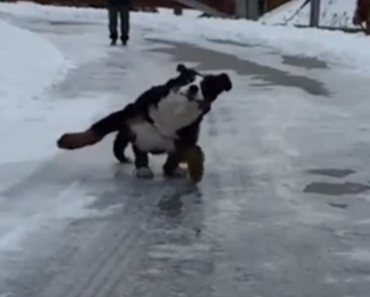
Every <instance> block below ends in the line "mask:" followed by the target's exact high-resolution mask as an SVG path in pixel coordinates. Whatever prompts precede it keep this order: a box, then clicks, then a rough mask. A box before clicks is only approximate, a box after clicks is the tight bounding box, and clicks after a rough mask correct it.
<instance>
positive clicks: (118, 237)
mask: <svg viewBox="0 0 370 297" xmlns="http://www.w3.org/2000/svg"><path fill="white" fill-rule="evenodd" d="M8 19H9V20H10V21H11V22H13V23H17V24H19V25H20V26H22V27H25V28H29V29H30V30H32V31H34V32H38V33H39V34H41V36H44V37H45V38H47V39H49V40H50V41H52V42H53V43H54V44H55V45H56V46H57V47H58V48H59V49H60V50H61V51H63V52H64V53H66V54H67V55H69V56H70V58H71V59H75V61H77V62H78V63H77V64H78V67H77V68H76V69H74V70H72V71H71V72H70V73H69V74H68V75H67V77H66V79H65V80H64V81H63V82H61V83H60V84H58V85H56V86H54V87H53V89H52V90H51V91H50V98H51V100H58V101H61V102H69V103H70V102H71V101H73V102H74V104H75V106H76V109H77V108H81V110H78V111H79V112H81V113H83V114H84V113H87V109H88V104H86V100H88V101H91V108H92V109H94V108H95V110H96V104H97V101H100V102H101V103H102V106H105V108H106V110H110V109H112V108H116V107H118V106H121V105H122V104H124V102H127V101H129V100H132V97H134V96H135V95H136V94H138V93H139V92H140V91H142V86H143V84H145V83H147V84H153V83H156V82H161V79H160V77H159V76H161V75H162V73H163V76H165V77H166V76H168V75H171V73H173V69H174V67H175V63H174V62H176V63H177V62H189V63H190V64H192V63H194V65H196V64H199V68H200V69H203V70H221V71H228V72H230V73H231V74H232V75H233V79H234V81H235V89H234V91H233V92H232V93H230V94H228V95H226V96H225V97H224V98H223V99H220V101H219V102H218V103H217V106H215V109H214V111H213V112H212V114H210V115H209V117H208V119H207V122H206V123H205V125H204V127H203V131H202V143H203V145H204V147H205V150H206V153H207V174H206V176H205V179H204V182H202V184H201V185H200V192H199V193H187V194H186V191H184V193H182V191H180V192H178V191H176V187H175V186H172V185H171V184H169V183H166V182H163V181H161V179H160V177H158V180H155V181H138V180H136V179H134V178H132V177H131V176H130V174H131V170H132V168H130V167H128V168H126V167H123V168H118V167H117V166H114V165H113V158H112V157H111V154H110V140H109V139H108V140H107V141H104V142H103V143H102V144H101V145H98V146H96V147H93V148H90V149H86V150H84V151H82V152H78V153H72V154H70V153H64V152H61V153H59V154H58V155H57V156H55V157H53V158H51V159H45V160H41V161H38V164H36V165H37V166H36V169H35V170H34V171H33V172H32V173H30V174H28V176H27V177H26V178H24V177H22V178H19V180H18V182H17V183H15V184H14V185H12V186H9V187H7V188H6V189H4V190H3V191H2V193H1V196H2V197H5V198H6V200H5V201H4V199H3V200H2V201H1V211H2V213H3V214H2V217H0V221H1V219H2V218H3V219H4V216H5V215H7V216H9V217H11V216H12V215H15V214H18V216H19V217H20V219H19V220H18V221H17V220H15V223H17V224H18V225H19V228H18V230H20V231H22V232H23V233H27V234H26V236H23V237H22V240H21V242H20V243H19V246H18V247H17V249H13V250H11V249H9V250H7V251H5V252H3V251H0V263H1V270H0V296H2V295H1V294H2V293H3V294H4V296H8V297H10V296H12V297H108V296H109V297H123V296H125V297H126V296H127V297H133V296H135V297H140V296H142V297H162V296H169V297H173V296H174V297H175V296H186V297H208V296H212V297H227V296H230V297H245V296H254V297H257V296H261V297H279V296H286V297H288V296H292V297H311V296H320V297H339V296H340V297H348V296H356V297H367V296H368V292H369V290H370V284H369V279H370V268H369V262H370V250H369V246H370V239H369V235H370V233H369V230H368V226H369V224H370V221H369V219H368V217H369V212H370V207H369V196H368V192H367V190H369V189H370V187H369V183H368V180H369V178H368V176H369V170H368V166H367V160H368V159H369V158H368V151H369V146H370V138H369V135H368V134H369V127H370V119H369V117H368V113H369V110H370V106H369V103H368V102H366V101H364V100H363V98H364V97H365V96H366V94H367V90H366V87H367V79H368V78H367V77H366V76H361V75H360V74H358V73H355V72H353V73H352V72H350V71H349V70H345V69H337V70H333V69H332V68H331V67H332V66H331V65H329V64H327V63H326V62H324V61H321V60H319V59H316V60H315V59H303V58H301V57H293V56H281V55H280V54H278V53H275V52H273V51H270V50H269V49H266V50H264V49H263V48H258V47H257V48H256V47H246V46H243V47H241V46H240V45H237V44H228V43H220V42H214V41H209V40H208V41H207V42H204V43H203V44H200V45H199V47H194V45H190V44H181V43H178V41H176V42H174V41H172V42H171V41H168V38H165V36H163V37H162V38H159V36H158V34H154V33H155V32H154V33H153V32H151V31H150V30H149V29H148V28H145V26H143V27H137V28H134V31H133V40H132V43H131V44H130V45H129V47H128V48H127V49H122V48H109V47H108V46H106V47H105V46H104V42H106V38H105V37H106V31H105V29H106V28H105V26H104V25H102V24H100V23H94V22H91V23H88V22H87V23H82V24H79V23H70V22H66V23H58V22H54V23H50V22H49V21H46V20H43V19H38V20H35V19H33V20H32V21H30V20H29V19H27V18H19V17H9V16H8ZM152 33H153V34H152ZM102 44H103V45H102ZM202 47H204V48H203V49H202ZM210 47H213V50H209V49H205V48H210ZM159 73H161V75H159ZM365 98H366V97H365ZM80 101H83V102H85V103H84V104H80V103H79V102H80ZM69 103H68V104H69ZM103 109H104V108H103V107H101V110H99V109H98V110H99V112H97V113H96V116H98V115H99V113H100V114H101V113H104V111H105V110H103ZM65 118H66V119H68V117H67V116H65ZM77 118H78V113H77V111H76V110H71V119H70V120H68V122H67V120H66V123H65V125H66V128H65V129H73V128H75V127H76V125H77V126H78V125H80V124H81V123H80V122H78V121H77ZM74 121H76V122H77V123H78V124H75V123H74ZM76 128H79V127H76ZM57 136H58V135H56V136H55V138H56V137H57ZM39 137H43V135H39ZM153 163H154V166H155V168H156V169H155V170H156V171H159V168H160V167H159V164H160V161H159V160H157V159H153ZM6 166H7V167H6V168H4V167H3V168H2V165H0V170H1V172H3V173H2V174H3V175H5V173H6V172H15V171H16V172H19V171H22V167H23V166H24V167H27V166H29V164H28V163H27V162H24V163H22V164H18V167H17V170H15V169H14V167H15V166H16V164H12V163H8V164H7V165H6ZM33 166H35V164H33ZM174 184H175V183H174ZM178 186H179V187H180V188H182V187H183V185H181V183H180V182H179V185H178ZM3 215H4V216H3ZM61 221H63V222H67V223H65V224H62V223H61ZM9 222H10V223H9V224H11V223H12V220H9ZM10 227H11V226H10ZM22 232H21V233H22ZM12 234H13V233H12ZM17 235H19V234H16V232H14V234H13V236H14V237H17ZM2 255H5V257H4V256H2Z"/></svg>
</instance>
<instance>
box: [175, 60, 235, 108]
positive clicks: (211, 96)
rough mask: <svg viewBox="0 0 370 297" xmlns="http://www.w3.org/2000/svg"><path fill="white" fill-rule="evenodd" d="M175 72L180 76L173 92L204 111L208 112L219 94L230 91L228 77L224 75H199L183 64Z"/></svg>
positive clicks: (230, 85) (230, 86)
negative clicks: (194, 103)
mask: <svg viewBox="0 0 370 297" xmlns="http://www.w3.org/2000/svg"><path fill="white" fill-rule="evenodd" d="M177 71H178V72H179V73H180V75H179V77H178V78H177V79H178V84H177V86H176V87H175V88H174V91H175V92H177V93H178V94H180V95H182V96H184V97H185V98H187V100H189V101H193V102H196V103H198V104H199V107H200V108H201V109H204V111H208V110H209V108H210V106H211V104H212V103H213V102H214V101H215V100H216V99H217V98H218V96H219V95H220V94H221V93H223V92H228V91H230V90H231V89H232V83H231V80H230V77H229V76H228V75H227V74H226V73H220V74H201V73H199V72H197V71H196V70H194V69H190V68H187V67H185V66H184V65H183V64H179V65H178V66H177Z"/></svg>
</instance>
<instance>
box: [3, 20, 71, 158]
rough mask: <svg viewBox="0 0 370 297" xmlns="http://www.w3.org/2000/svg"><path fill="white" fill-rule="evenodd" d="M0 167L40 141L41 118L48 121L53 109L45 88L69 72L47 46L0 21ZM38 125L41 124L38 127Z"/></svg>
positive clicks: (61, 57)
mask: <svg viewBox="0 0 370 297" xmlns="http://www.w3.org/2000/svg"><path fill="white" fill-rule="evenodd" d="M0 35H1V36H2V45H1V47H0V65H1V68H0V81H1V85H0V138H1V139H2V143H3V144H2V145H1V146H0V156H1V159H0V163H1V162H3V161H6V162H9V161H11V160H12V158H13V157H14V153H15V152H17V151H18V150H20V151H21V152H22V154H23V155H24V154H27V151H28V150H29V149H30V148H31V147H32V144H34V143H38V142H39V141H40V139H42V133H40V131H35V130H33V127H34V126H35V125H36V124H38V126H43V127H44V129H43V130H45V131H47V130H49V129H50V127H48V124H45V123H44V122H43V120H44V116H45V115H47V116H50V117H52V114H51V113H52V112H53V109H56V107H55V106H54V105H53V103H52V101H51V100H49V98H46V97H45V95H46V91H47V90H48V88H49V87H50V86H51V85H52V84H54V83H57V82H58V81H59V80H60V79H62V78H63V77H64V75H65V74H66V72H67V71H68V70H69V69H70V67H71V64H70V63H69V61H68V60H66V58H65V57H64V56H63V55H62V54H61V53H60V52H59V51H58V50H57V49H56V48H55V47H54V46H53V45H52V44H51V43H49V42H47V41H46V40H44V39H43V38H41V37H40V36H38V35H36V34H34V33H31V32H28V31H26V30H23V29H20V28H17V27H14V26H11V25H9V24H8V23H6V22H3V21H1V20H0ZM40 121H42V123H41V124H40Z"/></svg>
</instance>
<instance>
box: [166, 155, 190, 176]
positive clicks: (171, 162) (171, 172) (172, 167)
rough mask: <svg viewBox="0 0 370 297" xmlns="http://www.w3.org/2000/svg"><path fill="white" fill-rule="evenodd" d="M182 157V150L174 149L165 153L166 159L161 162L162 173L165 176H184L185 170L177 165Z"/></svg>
mask: <svg viewBox="0 0 370 297" xmlns="http://www.w3.org/2000/svg"><path fill="white" fill-rule="evenodd" d="M182 158H183V151H182V150H176V151H174V152H172V153H170V154H168V155H167V159H166V161H165V163H164V164H163V167H162V168H163V174H164V176H166V177H184V176H186V170H185V169H183V168H181V167H180V166H179V165H180V163H181V161H182Z"/></svg>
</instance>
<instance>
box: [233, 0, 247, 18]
mask: <svg viewBox="0 0 370 297" xmlns="http://www.w3.org/2000/svg"><path fill="white" fill-rule="evenodd" d="M247 1H248V0H235V15H236V16H237V17H238V18H242V19H246V18H247V17H248V15H247Z"/></svg>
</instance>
